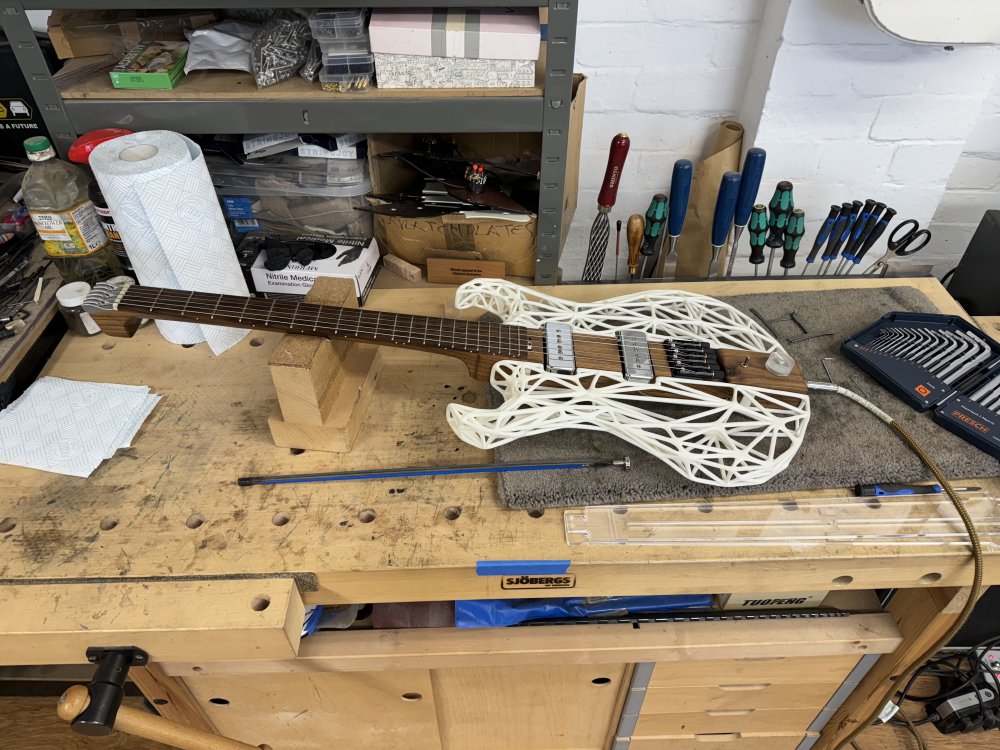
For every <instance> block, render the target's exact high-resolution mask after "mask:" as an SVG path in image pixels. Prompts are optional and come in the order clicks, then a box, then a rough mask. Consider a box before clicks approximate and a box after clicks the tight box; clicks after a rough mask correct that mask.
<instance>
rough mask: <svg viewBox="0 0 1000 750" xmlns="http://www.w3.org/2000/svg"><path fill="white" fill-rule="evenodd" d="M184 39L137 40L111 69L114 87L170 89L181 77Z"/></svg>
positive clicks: (185, 56) (184, 59)
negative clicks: (182, 40) (163, 40)
mask: <svg viewBox="0 0 1000 750" xmlns="http://www.w3.org/2000/svg"><path fill="white" fill-rule="evenodd" d="M187 55H188V44H187V42H139V43H138V44H137V45H135V46H134V47H133V48H132V49H130V50H129V51H128V52H126V53H125V57H123V58H122V59H121V62H119V63H118V64H117V65H116V66H115V67H114V68H113V69H112V70H111V85H112V86H114V87H115V88H116V89H172V88H173V87H174V86H176V85H177V82H178V81H179V80H180V79H181V78H183V77H184V62H185V61H186V60H187Z"/></svg>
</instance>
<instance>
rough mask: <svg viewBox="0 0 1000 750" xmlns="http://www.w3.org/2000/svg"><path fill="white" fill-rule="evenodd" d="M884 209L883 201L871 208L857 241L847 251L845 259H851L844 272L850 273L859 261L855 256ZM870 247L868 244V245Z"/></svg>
mask: <svg viewBox="0 0 1000 750" xmlns="http://www.w3.org/2000/svg"><path fill="white" fill-rule="evenodd" d="M884 210H885V204H884V203H876V204H875V207H874V208H873V209H872V212H871V214H870V215H869V216H868V221H866V222H865V225H864V227H862V229H861V233H860V234H859V235H858V241H857V242H856V243H855V244H854V245H853V246H852V247H851V248H850V252H848V253H847V259H848V260H849V261H851V263H849V264H848V265H847V266H846V268H847V270H846V271H844V273H845V274H848V273H850V272H851V271H853V270H854V266H856V265H857V264H858V262H859V261H857V260H856V256H857V254H858V253H860V252H861V248H862V247H864V244H865V242H866V241H867V239H868V236H869V235H870V234H871V233H872V231H874V229H875V227H877V226H878V223H879V220H880V219H881V218H882V212H883V211H884ZM869 247H870V245H869Z"/></svg>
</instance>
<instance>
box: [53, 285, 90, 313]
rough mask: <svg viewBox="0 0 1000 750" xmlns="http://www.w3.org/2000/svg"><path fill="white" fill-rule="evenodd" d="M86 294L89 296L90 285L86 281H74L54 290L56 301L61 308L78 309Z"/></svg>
mask: <svg viewBox="0 0 1000 750" xmlns="http://www.w3.org/2000/svg"><path fill="white" fill-rule="evenodd" d="M88 294H90V284H88V283H87V282H86V281H74V282H72V283H71V284H63V285H62V286H61V287H59V288H58V289H56V300H58V301H59V304H60V305H62V306H63V307H78V306H79V305H82V304H83V301H84V300H85V299H86V298H87V295H88Z"/></svg>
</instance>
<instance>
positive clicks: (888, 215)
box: [852, 208, 896, 268]
mask: <svg viewBox="0 0 1000 750" xmlns="http://www.w3.org/2000/svg"><path fill="white" fill-rule="evenodd" d="M895 215H896V209H894V208H887V209H886V210H885V213H884V214H882V218H881V219H879V222H878V224H876V225H875V227H874V228H873V229H872V231H871V233H870V234H869V235H868V238H867V239H866V240H865V243H864V244H863V245H862V246H861V249H860V250H859V251H858V252H856V253H855V254H854V265H858V264H860V263H861V259H862V258H864V257H865V255H866V254H867V253H868V251H869V250H870V249H871V247H872V245H874V244H875V243H876V242H878V238H879V237H881V236H882V233H883V232H885V229H886V227H888V226H889V223H890V222H891V221H892V220H893V217H895ZM852 268H853V266H852Z"/></svg>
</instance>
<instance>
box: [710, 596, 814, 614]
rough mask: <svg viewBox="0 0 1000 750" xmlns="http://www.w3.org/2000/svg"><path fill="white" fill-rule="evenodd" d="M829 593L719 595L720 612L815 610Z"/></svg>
mask: <svg viewBox="0 0 1000 750" xmlns="http://www.w3.org/2000/svg"><path fill="white" fill-rule="evenodd" d="M829 593H830V592H829V591H793V592H790V593H783V594H774V593H771V594H755V593H750V594H746V593H736V594H719V596H718V606H719V609H722V610H753V609H759V610H774V609H815V608H816V607H819V606H821V605H822V604H823V600H824V599H826V597H827V595H828V594H829Z"/></svg>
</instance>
